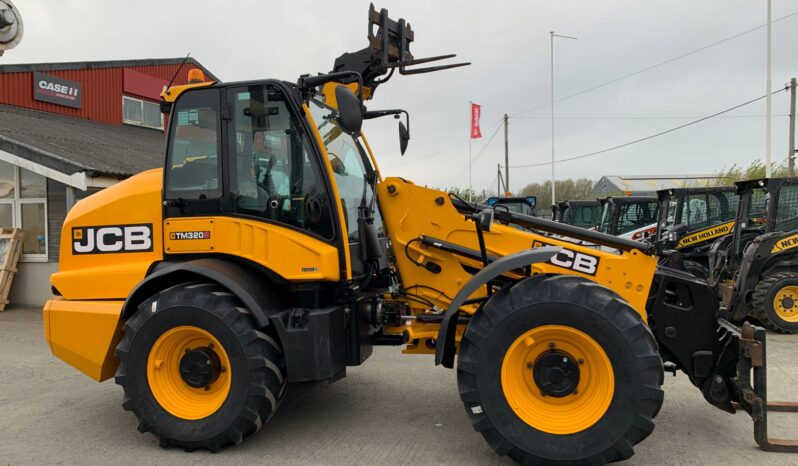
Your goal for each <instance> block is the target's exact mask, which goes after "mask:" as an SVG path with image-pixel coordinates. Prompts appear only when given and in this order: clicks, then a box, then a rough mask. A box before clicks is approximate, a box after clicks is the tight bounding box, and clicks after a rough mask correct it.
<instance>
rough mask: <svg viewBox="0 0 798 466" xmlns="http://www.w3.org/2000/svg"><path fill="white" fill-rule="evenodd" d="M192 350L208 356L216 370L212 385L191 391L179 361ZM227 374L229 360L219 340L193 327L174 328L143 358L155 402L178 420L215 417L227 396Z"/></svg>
mask: <svg viewBox="0 0 798 466" xmlns="http://www.w3.org/2000/svg"><path fill="white" fill-rule="evenodd" d="M192 350H195V351H196V350H201V351H203V354H205V353H208V354H210V353H209V352H212V353H213V354H215V358H213V364H218V365H219V366H220V367H218V369H217V371H216V372H218V374H217V375H216V377H214V378H213V381H212V382H211V383H210V384H207V385H205V386H204V387H192V386H191V385H189V383H188V382H186V381H185V380H184V378H183V375H181V372H180V369H181V367H180V363H181V361H182V360H183V358H184V356H186V355H187V354H188V353H190V352H191V351H192ZM216 358H218V359H216ZM231 372H232V371H231V368H230V360H229V359H228V357H227V353H226V352H225V351H224V348H223V347H222V345H221V344H220V343H219V340H217V339H216V337H214V336H213V335H211V334H210V332H208V331H206V330H204V329H201V328H199V327H193V326H181V327H175V328H173V329H170V330H169V331H168V332H166V333H164V334H163V335H161V336H160V337H158V340H156V341H155V344H153V345H152V348H151V349H150V355H149V357H148V358H147V381H148V382H149V385H150V391H152V394H153V396H154V397H155V400H156V401H157V402H158V404H160V405H161V407H162V408H163V409H165V410H166V411H168V412H169V413H170V414H172V415H174V416H177V417H179V418H181V419H188V420H197V419H202V418H205V417H208V416H210V415H211V414H213V413H215V412H216V411H217V410H218V409H219V408H220V407H221V406H222V404H223V403H224V401H225V400H226V399H227V395H228V394H229V393H230V381H231V375H232V374H231Z"/></svg>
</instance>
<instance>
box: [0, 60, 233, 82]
mask: <svg viewBox="0 0 798 466" xmlns="http://www.w3.org/2000/svg"><path fill="white" fill-rule="evenodd" d="M183 60H186V57H179V58H148V59H141V60H105V61H78V62H63V63H20V64H12V65H0V73H26V72H30V71H43V72H46V71H60V70H91V69H97V68H125V67H130V66H158V65H179V64H181V63H183ZM186 64H187V65H193V66H195V67H197V68H200V69H201V70H202V72H203V73H205V76H207V77H208V78H210V79H211V80H213V81H221V80H220V79H219V78H217V77H216V76H215V75H214V74H213V73H211V72H210V71H209V70H208V69H207V68H205V67H204V66H202V64H200V62H198V61H197V60H195V59H193V58H191V57H189V58H188V59H187V60H186Z"/></svg>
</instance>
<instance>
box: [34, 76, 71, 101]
mask: <svg viewBox="0 0 798 466" xmlns="http://www.w3.org/2000/svg"><path fill="white" fill-rule="evenodd" d="M82 95H83V92H82V89H81V87H80V83H77V82H75V81H68V80H66V79H61V78H56V77H55V76H50V75H49V74H44V73H38V72H34V73H33V98H34V99H36V100H40V101H42V102H49V103H51V104H58V105H65V106H67V107H73V108H80V102H81V97H82Z"/></svg>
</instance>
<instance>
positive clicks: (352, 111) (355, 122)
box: [335, 86, 363, 135]
mask: <svg viewBox="0 0 798 466" xmlns="http://www.w3.org/2000/svg"><path fill="white" fill-rule="evenodd" d="M335 100H336V101H338V116H339V118H338V120H339V122H340V124H341V128H342V129H343V130H344V131H346V133H347V134H350V135H356V134H358V133H360V128H362V127H363V108H362V106H361V104H360V99H358V98H357V96H356V95H355V93H354V92H352V89H349V88H348V87H346V86H338V87H336V88H335Z"/></svg>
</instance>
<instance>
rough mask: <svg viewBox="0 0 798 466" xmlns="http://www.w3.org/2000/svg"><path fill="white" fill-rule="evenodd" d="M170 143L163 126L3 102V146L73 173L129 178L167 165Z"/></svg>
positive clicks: (0, 131) (0, 126) (0, 147)
mask: <svg viewBox="0 0 798 466" xmlns="http://www.w3.org/2000/svg"><path fill="white" fill-rule="evenodd" d="M0 68H1V67H0ZM165 142H166V137H165V135H164V133H163V132H161V131H159V130H152V129H146V128H138V127H135V126H124V125H123V126H116V125H108V124H103V123H96V122H92V121H89V120H84V119H81V118H72V117H66V116H62V115H55V114H52V113H46V112H40V111H36V110H29V109H24V108H19V107H12V106H9V105H0V150H2V151H6V152H9V153H12V154H14V155H17V156H19V157H22V158H25V159H28V160H30V161H32V162H35V163H38V164H40V165H43V166H45V167H47V168H51V169H53V170H56V171H58V172H61V173H64V174H67V175H71V174H74V173H79V172H84V173H86V174H87V175H89V176H102V175H109V176H116V177H120V178H125V177H128V176H131V175H134V174H136V173H139V172H141V171H144V170H148V169H150V168H156V167H162V166H163V163H164V145H165Z"/></svg>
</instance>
